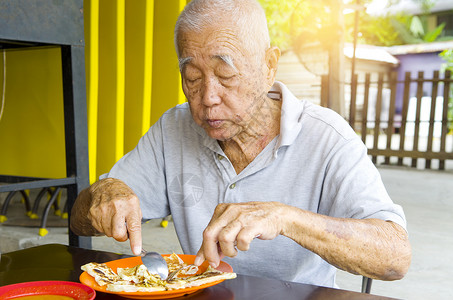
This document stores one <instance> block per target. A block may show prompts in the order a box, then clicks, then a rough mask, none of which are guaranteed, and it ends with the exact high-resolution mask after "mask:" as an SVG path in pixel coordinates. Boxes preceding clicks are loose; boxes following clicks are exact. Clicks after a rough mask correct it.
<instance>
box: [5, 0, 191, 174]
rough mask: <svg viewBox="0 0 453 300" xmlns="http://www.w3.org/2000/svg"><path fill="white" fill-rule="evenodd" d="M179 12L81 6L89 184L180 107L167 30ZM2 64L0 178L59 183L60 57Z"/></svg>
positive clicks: (24, 57)
mask: <svg viewBox="0 0 453 300" xmlns="http://www.w3.org/2000/svg"><path fill="white" fill-rule="evenodd" d="M185 4H186V0H134V1H126V0H85V1H84V14H85V45H86V48H85V49H86V51H85V53H86V64H85V65H86V77H87V97H88V99H87V102H88V107H87V110H88V139H89V159H90V181H91V182H93V181H95V180H96V178H97V177H98V176H99V175H100V174H102V173H104V172H107V171H108V170H109V169H110V168H111V167H112V165H113V164H114V163H115V162H116V161H117V160H118V159H119V158H120V157H121V156H123V155H124V153H126V152H128V151H130V150H131V149H132V148H133V147H135V145H136V144H137V142H138V140H139V138H140V137H141V136H142V135H143V134H144V133H145V132H146V131H147V130H148V128H149V126H150V125H152V124H153V123H154V122H155V121H156V120H157V119H158V118H159V117H160V115H162V113H163V112H164V111H166V110H167V109H169V108H171V107H173V106H175V105H176V104H178V103H181V102H183V101H184V97H183V95H182V92H181V87H180V77H179V71H178V64H177V60H176V54H175V51H174V46H173V27H174V24H175V21H176V18H177V15H178V14H179V12H180V10H181V9H182V8H183V7H184V5H185ZM22 52H23V53H22ZM7 64H8V65H7V68H8V74H7V86H6V96H7V99H6V106H5V114H4V117H3V120H2V121H0V174H9V175H21V176H39V177H64V176H65V154H64V125H63V124H64V123H63V121H64V120H63V110H62V109H63V100H62V99H63V98H62V97H63V96H62V87H61V63H60V51H59V49H58V48H52V49H40V50H26V51H12V50H9V51H8V53H7ZM0 67H2V63H1V59H0ZM10 70H11V71H10ZM1 78H2V75H1V72H0V79H1ZM25 87H26V88H25ZM0 92H1V85H0ZM5 145H7V146H5Z"/></svg>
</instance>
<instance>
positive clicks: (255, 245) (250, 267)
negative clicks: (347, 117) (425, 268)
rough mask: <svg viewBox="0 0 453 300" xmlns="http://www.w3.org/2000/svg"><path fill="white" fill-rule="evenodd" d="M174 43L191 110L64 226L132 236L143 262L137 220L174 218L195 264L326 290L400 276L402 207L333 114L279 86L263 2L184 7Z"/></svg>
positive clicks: (102, 183) (171, 115) (113, 174)
mask: <svg viewBox="0 0 453 300" xmlns="http://www.w3.org/2000/svg"><path fill="white" fill-rule="evenodd" d="M175 44H176V50H177V55H178V59H179V63H180V70H181V78H182V85H183V89H184V93H185V95H186V97H187V100H188V102H187V103H185V104H182V105H179V106H177V107H175V108H173V109H170V110H169V111H168V112H166V113H165V114H164V115H163V116H162V117H161V118H160V120H159V121H158V122H157V123H156V124H155V125H153V126H152V127H151V128H150V130H149V131H148V132H147V133H146V134H145V136H144V137H143V138H142V139H141V140H140V142H139V143H138V145H137V147H136V148H135V149H134V150H133V151H131V152H130V153H128V154H126V155H125V156H124V157H123V158H122V159H121V160H120V161H118V162H117V163H116V164H115V166H113V168H112V170H111V171H110V172H109V173H108V174H105V175H104V176H102V178H101V179H100V180H99V181H98V182H96V183H94V184H93V185H92V186H91V187H89V188H88V189H86V190H84V191H82V192H81V194H80V195H79V197H78V198H77V201H76V203H75V205H74V207H73V209H72V218H71V228H72V230H73V231H74V232H75V233H76V234H79V235H98V234H105V235H107V236H109V237H113V238H115V239H116V240H118V241H126V240H127V239H130V245H131V248H132V251H133V253H135V254H139V253H140V249H141V245H142V236H141V221H142V219H151V218H161V217H164V216H167V215H169V214H172V216H173V219H174V223H175V228H176V232H177V235H178V238H179V240H180V243H181V246H182V248H183V250H184V252H185V253H190V254H197V259H196V264H201V263H202V262H203V261H204V260H207V261H209V263H210V264H211V265H213V266H217V265H218V264H219V261H220V260H221V259H225V260H226V261H228V262H229V263H230V264H231V265H232V266H233V268H234V270H235V271H236V272H238V273H240V274H253V275H258V276H267V277H274V278H279V279H283V280H288V281H297V282H305V283H313V284H317V285H324V286H334V285H335V272H336V268H335V267H338V268H341V269H343V270H346V271H349V272H351V273H355V274H362V275H365V276H368V277H371V278H377V279H383V280H395V279H400V278H402V277H403V276H404V275H405V273H406V272H407V269H408V267H409V264H410V258H411V249H410V244H409V241H408V237H407V233H406V230H405V226H406V221H405V217H404V213H403V211H402V209H401V207H399V206H398V205H395V204H394V203H392V201H391V199H390V198H389V196H388V194H387V192H386V190H385V188H384V186H383V183H382V181H381V179H380V176H379V173H378V171H377V169H376V168H375V167H374V165H373V164H372V163H371V161H370V160H369V158H368V156H367V149H366V147H365V146H364V145H363V143H362V142H361V141H360V139H359V138H358V137H357V135H356V134H355V133H354V131H353V130H352V129H351V128H350V127H349V126H348V124H347V123H346V122H345V121H344V120H343V119H342V118H341V117H340V116H339V115H337V114H336V113H334V112H333V111H330V110H328V109H325V108H321V107H319V106H316V105H313V104H311V103H308V102H305V101H299V100H297V99H296V98H295V97H294V96H293V95H292V94H291V92H290V91H289V90H288V89H287V88H286V87H285V86H284V85H283V84H281V83H279V82H275V74H276V71H277V64H278V59H279V56H280V51H279V49H278V48H276V47H270V45H269V44H270V43H269V34H268V31H267V25H266V18H265V15H264V12H263V10H262V8H261V7H260V5H259V4H258V3H257V2H256V1H255V0H192V1H191V2H190V3H189V4H188V5H187V6H186V8H185V9H184V11H183V12H182V13H181V15H180V17H179V19H178V21H177V23H176V28H175ZM161 101H164V99H162V100H161ZM148 238H152V237H148ZM334 266H335V267H334Z"/></svg>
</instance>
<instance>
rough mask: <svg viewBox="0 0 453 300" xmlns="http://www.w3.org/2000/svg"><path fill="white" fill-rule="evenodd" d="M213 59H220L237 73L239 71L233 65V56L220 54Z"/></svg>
mask: <svg viewBox="0 0 453 300" xmlns="http://www.w3.org/2000/svg"><path fill="white" fill-rule="evenodd" d="M213 58H217V59H220V60H221V61H223V62H224V63H226V64H227V65H229V66H230V67H231V68H233V69H234V70H235V71H237V68H236V66H235V65H234V63H233V59H232V58H231V56H229V55H226V54H218V55H214V56H213Z"/></svg>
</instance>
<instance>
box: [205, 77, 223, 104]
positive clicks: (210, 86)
mask: <svg viewBox="0 0 453 300" xmlns="http://www.w3.org/2000/svg"><path fill="white" fill-rule="evenodd" d="M220 93H221V87H220V86H219V84H218V83H216V82H215V80H212V79H210V80H206V81H205V83H204V86H203V97H202V100H203V104H204V105H205V106H213V105H216V104H219V103H220V102H221V101H222V97H221V96H220Z"/></svg>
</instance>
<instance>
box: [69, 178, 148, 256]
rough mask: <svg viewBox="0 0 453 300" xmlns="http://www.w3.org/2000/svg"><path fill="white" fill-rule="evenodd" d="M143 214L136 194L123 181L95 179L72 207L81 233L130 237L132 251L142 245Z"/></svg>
mask: <svg viewBox="0 0 453 300" xmlns="http://www.w3.org/2000/svg"><path fill="white" fill-rule="evenodd" d="M141 221H142V213H141V210H140V203H139V200H138V198H137V196H136V195H135V193H134V192H133V191H132V190H131V189H130V188H129V187H128V186H127V185H126V184H125V183H124V182H122V181H121V180H119V179H114V178H106V179H103V180H100V181H97V182H95V183H94V184H93V185H92V186H91V187H89V188H87V189H85V190H83V191H82V192H81V193H80V194H79V196H78V197H77V200H76V202H75V203H74V206H73V207H72V210H71V224H70V225H71V230H72V231H73V232H74V233H76V234H78V235H106V236H109V237H113V238H114V239H115V240H117V241H119V242H124V241H126V240H127V239H129V240H130V244H131V249H132V252H133V253H134V254H135V255H139V254H140V251H141V248H142V235H141Z"/></svg>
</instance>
